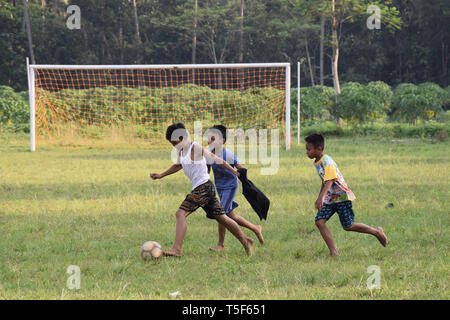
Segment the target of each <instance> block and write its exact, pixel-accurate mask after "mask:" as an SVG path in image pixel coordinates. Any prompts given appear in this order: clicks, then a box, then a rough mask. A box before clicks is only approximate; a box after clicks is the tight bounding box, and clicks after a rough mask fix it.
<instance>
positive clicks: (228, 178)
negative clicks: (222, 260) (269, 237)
mask: <svg viewBox="0 0 450 320" xmlns="http://www.w3.org/2000/svg"><path fill="white" fill-rule="evenodd" d="M226 140H227V128H226V127H225V126H223V125H215V126H213V127H211V128H210V129H209V130H208V145H209V149H210V151H211V152H212V153H213V154H215V155H216V156H217V157H219V158H220V159H222V160H223V162H227V163H228V164H229V165H230V166H231V167H233V168H237V169H241V168H243V167H242V165H241V164H240V163H239V160H238V159H237V158H236V156H235V155H234V154H233V153H232V152H231V151H230V150H228V149H226V148H223V145H224V144H225V142H226ZM208 166H209V165H208ZM210 168H212V170H213V173H214V183H215V186H216V189H217V193H218V194H219V198H220V204H221V205H222V207H223V209H224V210H225V213H226V214H227V216H228V217H230V218H231V219H233V220H234V221H236V222H237V224H239V225H240V226H242V227H246V228H247V229H250V230H251V231H253V232H254V233H255V235H256V236H257V237H258V240H259V242H260V243H261V244H264V238H263V235H262V227H261V226H255V225H254V224H252V223H250V222H249V221H247V220H245V219H244V218H243V217H241V216H239V215H237V214H236V213H235V212H234V209H235V208H236V207H237V206H238V205H239V204H238V203H237V202H235V201H234V197H235V196H236V193H237V191H238V179H237V177H236V175H234V174H232V172H230V171H228V170H227V169H225V168H224V167H223V166H221V165H219V164H217V163H212V164H211V165H210ZM225 233H226V229H225V226H224V225H222V224H219V241H218V243H217V245H216V246H215V247H212V248H210V250H213V251H222V250H223V248H224V241H225Z"/></svg>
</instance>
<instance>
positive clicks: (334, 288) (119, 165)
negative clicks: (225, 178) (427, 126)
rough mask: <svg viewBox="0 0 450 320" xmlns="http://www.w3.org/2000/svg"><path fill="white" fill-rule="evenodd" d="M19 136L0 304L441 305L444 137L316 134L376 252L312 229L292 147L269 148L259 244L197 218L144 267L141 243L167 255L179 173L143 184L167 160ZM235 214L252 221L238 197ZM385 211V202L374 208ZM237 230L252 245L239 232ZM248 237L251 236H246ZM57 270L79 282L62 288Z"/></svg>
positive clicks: (2, 141) (335, 222)
mask: <svg viewBox="0 0 450 320" xmlns="http://www.w3.org/2000/svg"><path fill="white" fill-rule="evenodd" d="M28 149H29V148H28V136H27V135H25V134H23V135H22V134H6V133H3V134H0V168H1V169H0V177H1V179H0V203H1V206H0V298H3V299H169V298H170V297H169V293H170V292H174V291H180V293H181V294H180V295H179V296H178V298H180V299H449V298H450V291H449V279H450V277H449V270H450V268H449V266H450V264H449V257H448V253H449V243H450V241H449V240H450V236H449V231H450V229H449V226H450V214H449V213H450V211H449V205H450V201H449V200H450V199H449V198H450V194H449V189H450V188H449V179H450V174H449V172H450V164H449V155H450V143H449V142H448V141H447V142H443V143H435V144H433V143H430V141H425V140H419V139H418V140H400V141H391V140H379V139H375V138H373V139H371V138H354V139H353V138H340V139H329V140H327V146H326V152H327V153H329V154H330V155H332V157H333V158H334V159H335V160H336V162H337V164H338V166H339V168H340V170H341V172H342V173H343V175H344V177H345V179H346V181H347V183H348V184H349V186H350V188H352V190H353V191H354V193H355V194H356V197H357V200H356V201H355V202H354V210H355V214H356V221H359V222H363V223H366V224H369V225H372V226H382V227H383V228H384V230H385V232H386V234H387V236H388V238H389V245H388V247H387V248H383V247H382V246H381V245H380V244H379V242H378V241H377V240H376V239H375V238H374V237H371V236H368V235H362V234H357V233H349V232H346V231H344V230H342V228H341V227H340V223H339V219H338V217H337V216H334V217H333V218H332V219H331V220H330V221H329V223H328V225H329V227H330V229H331V231H332V233H333V235H334V237H335V241H336V244H337V247H338V249H339V250H340V256H339V257H338V258H335V259H330V258H328V250H327V248H326V246H325V243H324V241H323V240H322V238H321V236H320V234H319V232H318V230H317V229H316V227H315V225H314V217H315V210H314V201H315V199H316V197H317V194H318V191H319V187H320V180H319V177H318V176H317V174H316V172H315V169H314V167H313V166H312V164H311V160H309V159H308V158H307V157H306V156H305V152H304V146H303V145H300V146H296V145H295V146H293V149H292V150H290V151H288V152H287V151H284V150H280V169H279V171H278V174H276V175H274V176H261V175H260V174H259V166H258V165H247V167H248V168H249V176H250V178H251V179H252V180H253V181H254V182H255V184H256V185H257V186H259V187H260V188H261V189H262V190H263V191H264V192H265V193H266V194H267V195H268V196H269V198H270V199H271V203H272V204H271V209H270V211H269V216H268V220H267V221H263V222H261V224H262V226H263V232H264V237H265V240H266V244H264V246H260V245H259V244H257V245H256V246H255V252H254V255H253V256H251V257H247V256H246V255H245V252H244V250H243V249H242V247H241V245H240V243H239V242H238V241H237V240H236V239H234V238H233V237H232V236H231V235H230V234H229V233H227V236H226V240H225V246H226V249H225V251H223V252H221V253H215V252H210V251H208V248H209V247H210V246H213V245H215V244H216V241H217V224H216V222H214V221H212V220H209V219H206V218H205V214H204V212H203V211H202V210H198V211H197V212H195V213H194V214H192V215H191V216H190V217H189V218H188V231H187V235H186V239H185V242H184V247H183V253H184V256H183V257H182V258H181V259H177V258H161V259H159V260H157V261H155V262H149V263H145V262H143V261H142V260H141V258H140V256H139V249H140V246H141V245H142V243H144V242H145V241H147V240H156V241H158V242H160V243H161V245H162V246H163V248H165V249H169V248H170V247H171V245H172V242H173V239H174V235H175V214H174V213H175V211H176V209H177V208H178V206H179V204H180V203H181V201H182V200H183V199H184V197H185V195H186V194H187V193H188V192H189V191H190V183H189V181H188V179H187V178H186V177H185V176H184V174H183V173H182V172H179V173H177V174H175V175H173V176H170V177H167V178H165V179H162V180H157V181H152V180H150V179H149V178H148V174H149V173H150V172H161V171H163V170H165V169H166V168H167V167H168V166H169V165H170V164H171V163H170V162H169V159H170V158H169V151H170V149H169V146H168V148H167V149H165V150H162V149H160V150H105V149H87V148H86V149H81V150H67V149H58V148H53V147H42V148H38V151H37V152H35V153H30V152H29V151H28ZM236 201H237V202H238V203H239V204H240V206H239V208H238V209H237V210H236V213H238V214H240V215H242V216H243V217H245V218H246V219H248V220H250V221H252V222H253V223H260V222H258V221H259V219H258V218H257V215H256V214H255V213H254V212H253V211H252V210H251V207H250V206H249V204H248V203H247V202H246V200H245V198H244V197H243V196H242V194H241V193H238V196H237V198H236ZM387 203H393V204H394V207H386V204H387ZM245 232H246V234H247V235H249V236H252V237H254V235H253V234H251V233H250V232H249V231H248V230H246V231H245ZM255 243H256V241H255ZM69 265H77V266H79V267H80V269H81V288H80V289H79V290H69V289H68V288H67V287H66V281H67V279H68V278H69V276H70V275H69V274H67V273H66V271H67V268H68V266H69ZM371 265H376V266H379V268H380V271H381V289H373V290H369V289H368V288H367V286H366V280H367V278H368V277H369V276H370V275H371V274H369V273H367V268H368V267H369V266H371Z"/></svg>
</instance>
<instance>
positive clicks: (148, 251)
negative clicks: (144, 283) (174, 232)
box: [141, 241, 162, 260]
mask: <svg viewBox="0 0 450 320" xmlns="http://www.w3.org/2000/svg"><path fill="white" fill-rule="evenodd" d="M161 254H162V249H161V245H160V244H159V243H158V242H156V241H147V242H146V243H144V244H143V245H142V247H141V257H142V259H144V260H150V259H156V258H159V257H160V256H161Z"/></svg>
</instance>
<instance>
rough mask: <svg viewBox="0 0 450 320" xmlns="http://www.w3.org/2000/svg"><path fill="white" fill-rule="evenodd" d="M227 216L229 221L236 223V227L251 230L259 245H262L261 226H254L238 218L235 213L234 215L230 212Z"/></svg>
mask: <svg viewBox="0 0 450 320" xmlns="http://www.w3.org/2000/svg"><path fill="white" fill-rule="evenodd" d="M228 216H229V217H230V218H231V219H233V220H234V221H236V222H237V224H238V225H240V226H242V227H245V228H247V229H250V230H252V231H253V232H254V233H255V235H256V236H257V237H258V240H259V242H260V243H261V244H264V238H263V235H262V226H255V225H254V224H253V223H251V222H249V221H247V220H245V219H244V218H242V217H241V216H239V215H237V214H236V213H234V211H231V212H230V213H229V214H228Z"/></svg>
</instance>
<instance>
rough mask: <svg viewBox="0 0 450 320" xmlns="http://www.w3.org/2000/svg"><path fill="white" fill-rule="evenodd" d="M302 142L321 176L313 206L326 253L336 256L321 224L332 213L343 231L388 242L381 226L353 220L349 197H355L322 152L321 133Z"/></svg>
mask: <svg viewBox="0 0 450 320" xmlns="http://www.w3.org/2000/svg"><path fill="white" fill-rule="evenodd" d="M305 141H306V154H307V156H308V157H309V158H310V159H315V162H314V166H315V167H316V170H317V173H318V174H319V176H320V178H321V179H322V186H321V188H320V192H319V196H318V198H317V200H316V202H315V207H316V209H317V210H318V212H317V215H316V219H315V220H316V226H317V228H318V229H319V231H320V234H321V235H322V238H323V239H324V240H325V243H326V244H327V246H328V249H329V250H330V255H331V256H337V255H338V254H339V253H338V251H337V249H336V246H335V244H334V239H333V236H332V235H331V232H330V230H329V229H328V227H327V226H326V225H325V223H326V222H327V221H328V219H330V218H331V216H332V215H333V214H334V213H335V212H337V213H338V215H339V220H340V222H341V225H342V227H343V228H344V230H346V231H355V232H361V233H368V234H371V235H373V236H375V237H376V238H377V239H378V241H380V243H381V244H382V245H383V246H384V247H386V245H387V243H388V241H387V238H386V235H385V234H384V232H383V228H381V227H378V228H373V227H370V226H367V225H365V224H362V223H356V222H354V213H353V210H352V200H354V199H356V198H355V195H354V194H353V192H352V191H351V190H350V188H349V187H348V186H347V184H346V183H345V181H344V177H343V176H342V174H341V173H340V172H339V169H338V168H337V165H336V163H335V162H334V161H333V159H332V158H331V157H330V156H329V155H326V154H324V153H323V149H324V147H325V140H324V138H323V136H322V135H320V134H317V133H314V134H311V135H309V136H308V137H306V138H305Z"/></svg>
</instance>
